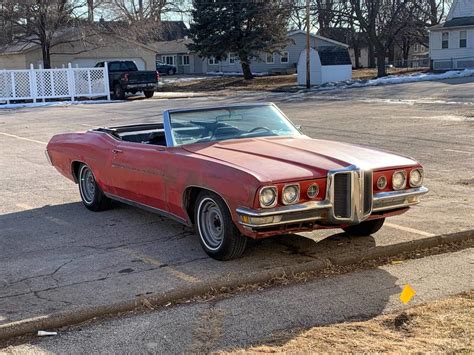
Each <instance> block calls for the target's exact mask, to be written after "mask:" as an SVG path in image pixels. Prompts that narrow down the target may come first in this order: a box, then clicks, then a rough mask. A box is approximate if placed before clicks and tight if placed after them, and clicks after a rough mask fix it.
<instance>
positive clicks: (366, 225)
mask: <svg viewBox="0 0 474 355" xmlns="http://www.w3.org/2000/svg"><path fill="white" fill-rule="evenodd" d="M384 222H385V218H380V219H373V220H371V221H365V222H362V223H360V224H356V225H355V226H349V227H345V228H342V229H344V232H346V233H347V234H350V235H353V236H356V237H362V236H366V235H371V234H374V233H376V232H378V231H379V229H380V228H382V226H383V223H384Z"/></svg>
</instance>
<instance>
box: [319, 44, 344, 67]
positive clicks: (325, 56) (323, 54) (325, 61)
mask: <svg viewBox="0 0 474 355" xmlns="http://www.w3.org/2000/svg"><path fill="white" fill-rule="evenodd" d="M318 54H319V58H320V59H321V65H352V61H351V57H350V55H349V51H348V50H347V48H341V47H329V46H324V47H320V48H318Z"/></svg>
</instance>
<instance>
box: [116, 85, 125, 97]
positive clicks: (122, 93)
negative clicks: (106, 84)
mask: <svg viewBox="0 0 474 355" xmlns="http://www.w3.org/2000/svg"><path fill="white" fill-rule="evenodd" d="M114 99H115V100H124V99H125V91H123V89H122V87H121V86H120V84H116V85H115V86H114Z"/></svg>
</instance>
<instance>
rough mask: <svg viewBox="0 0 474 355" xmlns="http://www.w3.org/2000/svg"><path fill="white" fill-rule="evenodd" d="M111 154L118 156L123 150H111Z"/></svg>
mask: <svg viewBox="0 0 474 355" xmlns="http://www.w3.org/2000/svg"><path fill="white" fill-rule="evenodd" d="M112 152H113V153H114V154H119V153H123V150H120V149H114V150H112Z"/></svg>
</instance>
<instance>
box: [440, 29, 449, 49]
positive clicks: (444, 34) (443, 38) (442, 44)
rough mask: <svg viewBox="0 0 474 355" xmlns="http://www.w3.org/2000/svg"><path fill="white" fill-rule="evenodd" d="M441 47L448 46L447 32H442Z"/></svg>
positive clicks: (445, 47)
mask: <svg viewBox="0 0 474 355" xmlns="http://www.w3.org/2000/svg"><path fill="white" fill-rule="evenodd" d="M441 48H443V49H447V48H449V32H443V34H442V39H441Z"/></svg>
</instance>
